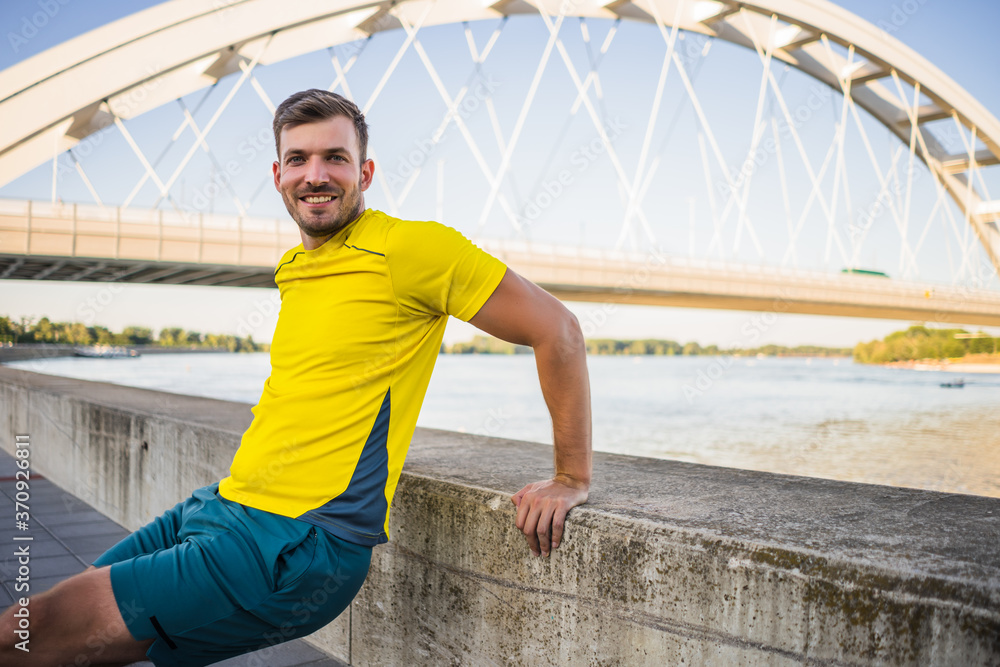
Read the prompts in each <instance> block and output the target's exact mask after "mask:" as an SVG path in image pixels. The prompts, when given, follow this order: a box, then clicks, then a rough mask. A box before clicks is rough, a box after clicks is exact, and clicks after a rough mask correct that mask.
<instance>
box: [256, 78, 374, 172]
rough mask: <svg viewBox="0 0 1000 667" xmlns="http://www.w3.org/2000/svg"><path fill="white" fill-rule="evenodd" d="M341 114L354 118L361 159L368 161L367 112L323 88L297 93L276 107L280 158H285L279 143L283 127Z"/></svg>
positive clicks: (275, 143) (277, 149)
mask: <svg viewBox="0 0 1000 667" xmlns="http://www.w3.org/2000/svg"><path fill="white" fill-rule="evenodd" d="M337 116H345V117H347V118H350V119H351V120H352V121H354V132H355V133H356V134H357V137H358V149H359V153H360V157H361V162H362V163H364V161H365V160H366V159H368V124H367V123H366V122H365V115H364V114H363V113H361V109H359V108H358V105H356V104H355V103H354V102H352V101H350V100H349V99H347V98H346V97H344V96H342V95H338V94H337V93H331V92H330V91H328V90H320V89H319V88H310V89H309V90H303V91H301V92H298V93H295V94H293V95H291V96H289V97H288V99H286V100H285V101H284V102H282V103H281V104H280V105H278V108H277V109H276V110H275V112H274V148H275V150H276V151H278V159H279V160H280V159H281V148H280V147H279V144H280V142H281V130H282V129H284V128H285V127H289V126H295V125H302V124H303V123H316V122H318V121H322V120H326V119H327V118H335V117H337Z"/></svg>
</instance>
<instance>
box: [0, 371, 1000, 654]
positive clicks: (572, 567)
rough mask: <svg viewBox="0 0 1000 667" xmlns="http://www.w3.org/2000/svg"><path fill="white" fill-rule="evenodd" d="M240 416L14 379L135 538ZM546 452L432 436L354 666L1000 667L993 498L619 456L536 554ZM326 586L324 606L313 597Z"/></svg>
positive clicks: (998, 540)
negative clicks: (513, 497)
mask: <svg viewBox="0 0 1000 667" xmlns="http://www.w3.org/2000/svg"><path fill="white" fill-rule="evenodd" d="M250 417H251V415H250V411H249V409H248V406H247V405H244V404H238V403H228V402H223V401H212V400H206V399H200V398H192V397H186V396H177V395H172V394H165V393H159V392H152V391H146V390H139V389H126V388H122V387H116V386H114V385H107V384H101V383H93V382H82V381H77V380H69V379H64V378H54V377H48V376H42V375H38V374H33V373H26V372H21V371H14V370H12V369H4V368H0V424H2V427H3V428H4V429H6V433H7V434H8V435H7V436H6V437H5V438H4V440H3V443H4V444H3V446H4V447H5V448H6V449H8V450H10V449H11V448H12V447H13V436H12V434H13V433H15V432H18V433H29V434H30V435H31V442H32V465H33V467H34V469H35V470H36V471H38V472H40V473H42V474H45V475H46V476H48V477H49V478H50V479H52V480H53V481H55V482H56V483H57V484H60V485H61V486H64V487H65V488H66V489H68V490H69V491H72V492H73V493H75V494H77V495H79V496H80V497H81V498H84V499H86V500H88V501H89V502H92V503H93V504H94V505H95V506H97V507H98V508H99V509H101V510H102V511H104V512H107V513H108V514H109V515H111V516H112V517H113V518H115V519H116V520H118V521H120V522H121V523H123V524H124V525H126V526H128V527H130V528H133V529H134V528H137V527H138V526H140V525H142V524H143V523H145V522H146V521H148V520H150V519H152V518H153V517H154V516H156V515H157V514H159V513H160V512H162V511H163V510H165V509H166V508H168V507H169V506H170V505H172V504H173V503H175V502H178V501H179V500H181V499H183V498H184V497H186V496H187V495H189V494H190V492H191V490H193V489H194V488H195V487H197V486H201V485H204V484H208V483H210V482H213V481H216V480H217V479H219V478H220V477H222V476H224V475H225V474H226V473H227V470H228V465H229V461H230V459H231V456H232V454H233V452H234V451H235V449H236V447H237V445H238V443H239V436H240V434H241V433H242V431H243V429H245V428H246V426H247V425H248V424H249V421H250ZM550 460H551V450H550V448H548V447H545V446H542V445H536V444H532V443H523V442H515V441H506V440H498V439H491V438H482V437H475V436H465V435H459V434H455V433H448V432H443V431H431V430H418V432H417V435H416V436H415V438H414V442H413V445H412V448H411V452H410V457H409V460H408V462H407V466H406V469H405V472H404V475H403V479H402V481H401V484H400V488H399V492H398V493H397V495H396V500H395V502H394V503H393V510H392V522H391V523H392V528H393V540H392V541H391V542H390V543H389V544H388V545H384V546H381V547H378V548H376V550H375V557H374V559H373V563H372V569H371V573H370V575H369V578H368V582H367V583H366V584H365V586H364V588H363V589H362V591H361V593H360V594H359V595H358V597H357V598H356V600H355V602H354V603H353V605H352V607H351V609H350V611H349V613H345V614H344V615H342V617H341V618H340V619H338V620H337V621H335V622H334V623H333V624H331V625H330V626H328V627H327V628H325V629H324V630H322V631H320V632H319V633H316V634H315V635H313V636H312V637H311V638H310V640H311V641H313V642H314V643H315V644H316V645H317V646H320V647H322V648H324V649H326V650H327V651H328V652H329V653H330V654H331V655H334V656H336V657H339V658H341V659H344V660H348V661H350V662H351V663H352V664H355V665H384V664H433V665H440V664H475V665H489V664H502V665H508V664H511V665H521V664H524V665H566V664H572V665H577V664H582V665H591V664H593V665H596V664H600V665H636V664H649V665H668V664H669V665H674V664H695V665H697V664H706V665H735V664H740V665H765V664H766V665H782V664H789V665H791V664H820V665H850V664H880V665H881V664H889V665H928V664H933V665H998V664H1000V500H998V499H991V498H981V497H975V496H962V495H949V494H941V493H934V492H927V491H919V490H912V489H898V488H891V487H882V486H872V485H861V484H847V483H842V482H832V481H826V480H816V479H807V478H801V477H791V476H782V475H770V474H764V473H757V472H747V471H739V470H730V469H723V468H711V467H706V466H697V465H690V464H684V463H676V462H670V461H658V460H648V459H639V458H633V457H626V456H614V455H601V454H598V455H597V456H596V457H595V485H594V491H593V493H592V497H591V502H590V503H589V504H588V505H587V506H584V507H580V508H577V509H575V510H574V511H573V513H572V514H571V515H570V520H569V522H568V525H567V537H566V539H565V541H564V543H563V545H562V547H561V548H560V549H559V550H558V551H557V552H556V553H555V554H554V555H553V557H552V558H550V559H548V560H542V559H534V558H531V557H530V554H529V553H528V551H527V549H526V547H525V545H524V541H523V537H522V536H521V535H520V534H519V533H518V532H517V531H516V529H515V528H514V525H513V522H514V511H513V506H512V505H511V504H510V501H509V496H510V494H512V493H513V492H515V491H517V489H519V488H520V487H521V486H522V485H523V484H524V483H526V482H528V481H532V480H534V479H536V478H540V477H544V476H546V475H547V474H548V473H549V467H550V465H551V464H550ZM321 598H322V593H321V592H320V591H318V592H317V599H321Z"/></svg>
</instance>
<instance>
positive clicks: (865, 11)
mask: <svg viewBox="0 0 1000 667" xmlns="http://www.w3.org/2000/svg"><path fill="white" fill-rule="evenodd" d="M154 4H157V3H155V2H150V1H148V0H138V1H135V0H133V1H129V2H124V1H106V2H100V3H93V2H90V3H88V2H84V1H83V0H64V4H63V2H61V1H60V0H52V1H51V2H39V1H38V0H34V1H26V0H6V1H5V2H3V3H2V4H0V26H2V27H3V31H2V34H3V43H2V44H0V69H2V68H5V67H9V66H10V65H12V64H14V63H16V62H19V61H20V60H23V59H25V58H28V57H30V56H32V55H34V54H36V53H39V52H41V51H43V50H45V49H47V48H49V47H51V46H52V45H54V44H58V43H59V42H61V41H64V40H66V39H68V38H71V37H73V36H75V35H77V34H80V33H82V32H85V31H87V30H90V29H93V28H96V27H99V26H100V25H103V24H105V23H108V22H110V21H112V20H114V19H116V18H119V17H121V16H123V15H125V14H127V13H129V12H133V11H138V10H140V9H143V8H145V7H149V6H151V5H154ZM835 4H838V5H840V6H842V7H844V8H846V9H848V10H850V11H852V12H854V13H856V14H857V15H858V16H859V17H861V18H863V19H865V20H868V21H870V22H873V23H876V24H877V25H881V26H883V27H887V26H888V27H890V28H891V29H892V35H893V36H894V37H896V38H897V39H900V40H901V41H903V42H904V43H905V44H907V45H909V46H910V47H912V48H913V49H915V50H916V51H917V52H918V53H920V54H921V55H923V56H924V57H925V58H927V59H928V60H930V61H931V62H932V63H934V64H935V65H937V66H938V67H939V68H940V69H942V70H943V71H944V72H945V73H947V74H948V75H949V76H951V77H952V78H953V79H954V80H955V81H956V82H957V83H959V84H960V85H961V86H963V87H964V88H965V89H966V90H968V91H969V92H970V93H972V94H973V95H974V96H975V97H977V98H978V99H979V100H980V102H982V103H983V105H984V106H985V107H986V108H987V109H989V110H990V111H991V112H992V113H994V115H997V114H1000V56H998V54H997V51H996V48H995V38H994V35H993V32H994V31H995V27H996V26H997V25H1000V3H996V2H990V1H987V0H979V1H955V0H951V1H946V0H905V1H904V0H892V1H890V0H838V2H836V3H835ZM46 7H49V8H52V7H58V11H56V12H54V13H53V15H52V16H51V18H47V19H46V20H45V21H44V25H41V27H39V28H37V30H35V31H34V32H32V31H31V30H30V29H27V28H26V24H25V21H26V20H28V21H30V20H31V19H32V17H35V16H36V15H37V14H38V12H41V11H44V8H46ZM50 12H51V9H50ZM480 34H482V35H486V34H488V30H485V31H482V32H481V33H480ZM26 35H30V37H28V38H26V37H25V36H26ZM595 39H596V37H595ZM657 39H658V38H657ZM481 41H482V38H481ZM619 46H620V45H619ZM498 48H499V47H498ZM428 49H429V50H432V51H433V44H431V43H428ZM387 53H390V54H391V51H390V50H387ZM721 57H724V58H729V59H730V60H733V59H737V60H739V63H741V66H752V65H755V61H756V58H755V57H754V56H753V55H752V54H749V53H747V54H743V57H742V59H740V57H739V56H736V55H734V54H732V53H728V52H727V53H723V54H722V55H720V58H721ZM435 60H436V62H438V63H441V62H442V59H441V58H440V57H435ZM444 60H445V61H446V60H447V58H445V59H444ZM314 61H315V62H317V63H318V62H319V60H318V58H317V59H314V60H308V59H305V60H300V61H299V62H307V63H313V62H314ZM326 66H327V68H328V63H326ZM439 66H441V67H442V70H444V69H445V68H446V66H445V65H439ZM276 67H277V66H276ZM373 67H374V64H373ZM561 67H562V66H561V65H560V64H558V63H556V62H553V63H552V64H550V69H561ZM757 67H758V68H759V65H757ZM272 69H273V68H272ZM751 69H752V67H751ZM278 71H280V72H285V73H284V74H283V76H286V77H287V76H288V75H287V73H286V72H287V70H278ZM374 71H375V70H374V69H373V72H374ZM373 76H375V74H373ZM672 76H673V75H672ZM260 78H261V80H262V82H264V84H265V87H268V90H269V91H271V90H272V88H271V86H274V88H273V90H276V91H281V90H282V87H281V84H280V82H279V81H277V80H275V77H273V76H272V77H271V78H270V80H269V77H268V73H267V72H261V74H260ZM289 78H292V79H294V77H289ZM564 78H565V77H564ZM524 79H525V80H527V75H524ZM306 80H307V79H303V82H305V81H306ZM330 80H332V76H331V75H329V74H328V73H327V71H326V70H323V74H322V76H321V81H316V82H314V83H313V84H312V85H319V86H325V85H327V84H328V83H329V81H330ZM295 81H296V82H297V81H298V80H297V79H295ZM368 83H369V85H372V82H371V81H368ZM521 83H524V82H521ZM751 83H752V85H754V86H755V85H756V81H755V80H753V81H752V82H751ZM288 85H296V84H295V83H290V84H288ZM356 85H357V86H359V87H360V86H362V85H364V84H363V83H362V82H359V83H357V84H356ZM556 85H558V83H557V82H556V83H553V86H556ZM564 85H565V82H564ZM613 85H614V82H613V81H608V82H607V86H608V88H609V89H610V88H611V87H612V86H613ZM733 85H734V87H735V85H736V82H734V84H733ZM512 87H513V84H512ZM0 94H2V91H0ZM272 96H277V95H276V94H272ZM647 109H648V106H647ZM247 115H248V116H252V117H253V120H252V122H251V123H250V125H247V127H257V126H261V125H264V126H266V122H267V118H266V117H265V116H264V115H263V114H262V107H259V104H258V106H257V107H254V109H253V110H252V111H248V112H247ZM744 115H746V114H744ZM376 120H380V118H377V119H376ZM643 122H644V121H643ZM136 123H137V126H139V127H140V128H141V126H142V119H137V121H136ZM385 125H386V124H385V123H380V124H379V126H377V127H375V129H374V130H373V137H375V138H373V141H378V139H377V137H378V136H385V134H383V135H376V134H374V133H375V132H377V131H381V132H383V133H388V132H389V130H388V129H386V128H385ZM396 127H397V128H399V127H401V124H398V123H397V124H396ZM171 129H172V128H171ZM138 131H141V130H137V132H138ZM234 131H236V130H234ZM242 131H244V132H245V131H246V130H245V129H244V130H242ZM636 134H637V135H641V131H636V132H635V133H634V135H636ZM634 135H633V137H627V138H626V139H627V140H628V141H634ZM393 138H395V137H393ZM640 138H641V137H640ZM385 141H386V142H387V143H388V139H385ZM452 141H453V143H454V144H458V143H460V140H452ZM404 143H405V142H404ZM376 145H377V144H376ZM446 148H447V149H450V148H451V146H446ZM387 154H388V155H389V157H388V158H386V157H385V156H383V158H382V159H383V160H385V162H384V163H383V164H382V165H381V168H382V169H383V171H386V170H387V169H391V168H392V166H393V159H394V154H392V153H391V152H388V151H387ZM44 170H45V168H43V169H42V171H44ZM262 171H264V173H263V174H262V177H265V178H266V166H265V167H263V169H262ZM36 180H38V179H36ZM16 184H17V186H18V188H23V189H24V190H25V191H26V192H27V194H22V193H21V192H19V191H12V189H11V188H10V187H8V188H5V189H2V190H0V196H5V197H20V196H27V197H31V198H41V199H44V198H45V197H46V194H42V195H38V194H37V193H36V192H35V191H32V190H30V188H31V187H32V182H31V181H30V179H28V178H27V177H25V178H24V179H19V181H17V182H16ZM253 185H255V184H253ZM47 187H48V186H44V187H43V186H41V185H38V186H37V188H38V191H40V192H42V193H47ZM129 187H130V186H129ZM248 187H250V186H248ZM268 187H269V186H268ZM251 189H252V188H251ZM421 196H423V199H420V197H421ZM429 197H431V195H429V194H428V193H417V194H416V195H415V196H414V199H413V201H414V202H415V203H414V205H413V206H414V208H420V207H423V206H425V205H426V204H427V200H428V198H429ZM259 201H260V202H261V207H262V210H265V211H266V214H268V215H278V214H279V212H280V200H278V199H277V197H276V196H275V195H273V194H272V193H270V192H267V193H264V194H262V195H261V199H260V200H259ZM369 203H370V205H380V202H379V201H377V200H376V201H370V202H369ZM458 210H459V213H457V214H453V218H458V217H461V215H462V213H464V209H461V208H458ZM469 210H470V211H471V210H473V209H472V208H470V209H469ZM403 213H404V214H406V213H407V210H406V209H405V207H404V211H403ZM413 215H414V217H416V216H417V215H419V214H413ZM685 217H686V216H685ZM446 218H447V216H446ZM463 221H464V218H463ZM445 222H447V223H449V224H453V225H455V226H456V227H459V228H460V229H463V231H470V230H472V229H473V228H474V221H473V223H472V224H459V220H458V219H446V220H445ZM581 228H582V224H581ZM574 231H575V230H574ZM540 233H541V232H540ZM584 234H586V235H591V236H592V235H594V234H595V232H594V231H593V227H592V226H591V227H588V228H587V229H586V231H585V232H584ZM870 261H878V258H877V257H875V258H872V259H871V260H870ZM882 261H886V260H885V258H884V257H883V258H882ZM270 297H271V293H270V292H269V291H265V290H249V289H227V288H206V287H188V288H182V287H169V286H132V285H123V286H108V285H97V284H92V283H77V284H69V283H43V284H38V283H27V282H23V281H4V282H3V283H2V284H0V314H10V315H13V316H15V317H20V316H35V317H38V316H41V315H47V316H49V317H51V318H53V319H55V320H76V321H81V320H88V321H92V322H94V323H97V324H104V325H106V326H109V327H111V328H113V329H120V328H122V327H123V326H126V325H129V324H139V325H145V326H151V327H153V328H160V327H163V326H172V325H174V326H182V327H184V328H187V329H193V330H200V331H205V332H234V331H236V330H237V327H238V326H239V325H240V323H241V322H252V321H257V318H258V315H255V313H265V312H270V310H271V308H270V306H269V303H270ZM572 307H573V308H574V310H575V311H576V312H577V313H578V314H579V315H580V316H581V319H583V320H585V321H586V320H588V319H590V320H595V319H599V320H604V319H607V324H605V325H604V326H603V327H602V328H601V330H600V333H599V334H598V335H601V336H610V337H619V338H629V337H636V338H637V337H660V338H673V339H677V340H681V341H689V340H695V341H698V342H700V343H702V344H711V343H719V344H728V343H730V342H740V341H742V342H744V343H746V344H747V345H752V344H760V343H763V342H775V343H781V344H809V343H811V344H823V345H844V346H849V345H853V344H854V343H855V342H857V341H859V340H866V339H870V338H874V337H880V336H882V335H884V334H885V333H888V332H889V331H892V330H895V329H898V328H902V327H903V326H905V325H906V323H905V322H895V321H880V320H861V319H846V318H829V317H816V316H795V315H782V316H780V317H779V319H778V321H777V322H775V323H773V324H770V325H768V326H766V327H763V328H761V327H759V326H757V325H756V324H753V322H754V320H753V318H754V317H755V316H754V315H753V314H750V313H737V312H725V311H705V310H694V309H667V308H650V307H627V306H615V307H613V309H612V311H611V312H606V311H602V309H601V308H600V307H599V306H588V305H583V304H580V305H572ZM758 317H759V316H758ZM264 320H265V322H264V324H263V325H261V326H260V327H259V329H258V330H257V334H256V337H257V338H258V339H265V340H266V339H268V338H269V337H270V331H271V329H272V328H273V316H267V317H264ZM758 322H759V320H758ZM748 324H749V325H750V329H749V330H754V331H758V333H759V335H756V336H754V337H753V339H752V340H751V339H749V338H748V337H747V336H746V334H745V333H741V332H745V331H747V330H748ZM472 333H473V330H472V329H471V328H469V327H467V326H465V327H463V326H452V327H449V333H448V338H449V339H451V340H461V339H465V338H468V337H469V336H471V334H472Z"/></svg>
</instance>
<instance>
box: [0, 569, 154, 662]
mask: <svg viewBox="0 0 1000 667" xmlns="http://www.w3.org/2000/svg"><path fill="white" fill-rule="evenodd" d="M18 608H19V605H18V604H17V603H15V604H14V605H12V606H11V607H9V608H8V609H7V610H6V611H5V612H4V613H3V614H2V615H0V665H23V666H24V667H34V666H36V665H37V666H38V667H43V666H44V667H53V666H54V665H61V664H69V665H72V664H90V665H128V664H131V663H133V662H138V661H141V660H145V659H146V651H147V650H148V649H149V646H150V644H152V643H153V640H152V639H147V640H143V641H136V640H135V639H133V638H132V635H131V634H129V631H128V627H127V626H126V625H125V621H124V619H122V615H121V612H119V611H118V605H117V603H115V597H114V594H113V593H112V592H111V568H110V567H109V566H105V567H102V568H95V567H94V566H90V567H89V568H87V569H86V570H84V571H83V572H81V573H79V574H77V575H74V576H72V577H70V578H69V579H66V580H65V581H61V582H59V583H58V584H56V585H55V586H54V587H53V588H52V589H50V590H48V591H46V592H44V593H40V594H38V595H34V596H31V601H30V602H29V604H28V612H29V614H30V615H29V616H28V619H29V627H28V629H29V632H30V640H29V643H28V648H29V649H30V651H29V652H27V653H26V652H24V651H22V650H20V649H18V648H16V647H15V644H17V643H18V642H20V641H21V638H20V637H18V635H17V634H15V631H16V630H18V620H19V619H17V618H16V617H15V616H14V612H15V611H16V610H17V609H18ZM78 657H86V658H87V660H89V662H86V663H85V662H84V661H82V660H81V661H80V663H76V660H77V658H78Z"/></svg>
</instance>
